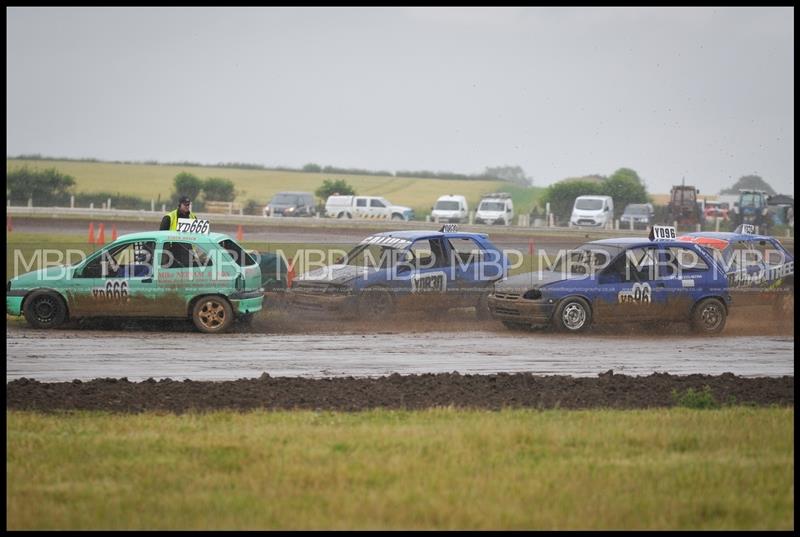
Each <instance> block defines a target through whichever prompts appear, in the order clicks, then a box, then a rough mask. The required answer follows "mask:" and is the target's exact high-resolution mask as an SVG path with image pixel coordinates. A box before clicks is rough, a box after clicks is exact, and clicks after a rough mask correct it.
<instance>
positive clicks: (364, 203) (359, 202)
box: [356, 198, 367, 207]
mask: <svg viewBox="0 0 800 537" xmlns="http://www.w3.org/2000/svg"><path fill="white" fill-rule="evenodd" d="M366 206H367V200H366V199H364V198H361V199H357V200H356V207H366Z"/></svg>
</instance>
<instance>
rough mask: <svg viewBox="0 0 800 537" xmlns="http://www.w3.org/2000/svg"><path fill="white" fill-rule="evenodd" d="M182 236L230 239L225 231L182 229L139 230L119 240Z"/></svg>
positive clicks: (215, 240)
mask: <svg viewBox="0 0 800 537" xmlns="http://www.w3.org/2000/svg"><path fill="white" fill-rule="evenodd" d="M182 236H186V237H198V236H200V237H205V238H207V239H208V241H210V242H218V241H221V240H225V239H230V238H231V237H229V236H228V235H225V234H224V233H208V234H203V233H184V232H180V231H137V232H136V233H126V234H125V235H120V236H119V237H118V238H117V240H118V241H119V240H122V239H125V240H146V239H165V238H167V237H176V238H180V237H182Z"/></svg>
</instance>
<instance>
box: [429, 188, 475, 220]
mask: <svg viewBox="0 0 800 537" xmlns="http://www.w3.org/2000/svg"><path fill="white" fill-rule="evenodd" d="M468 215H469V206H468V205H467V198H465V197H464V196H459V195H455V196H454V195H452V194H451V195H447V196H440V197H439V199H438V200H436V204H435V205H434V206H433V207H432V208H431V218H432V219H433V220H434V221H435V222H451V223H456V224H460V223H461V222H466V221H467V217H468Z"/></svg>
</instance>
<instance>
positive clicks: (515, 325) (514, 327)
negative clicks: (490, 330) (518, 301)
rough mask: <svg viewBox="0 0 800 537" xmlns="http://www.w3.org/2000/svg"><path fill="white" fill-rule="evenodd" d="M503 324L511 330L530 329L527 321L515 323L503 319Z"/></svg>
mask: <svg viewBox="0 0 800 537" xmlns="http://www.w3.org/2000/svg"><path fill="white" fill-rule="evenodd" d="M503 325H504V326H505V327H506V328H508V329H509V330H514V331H521V330H529V329H530V327H529V326H528V325H527V324H525V323H515V322H514V321H503Z"/></svg>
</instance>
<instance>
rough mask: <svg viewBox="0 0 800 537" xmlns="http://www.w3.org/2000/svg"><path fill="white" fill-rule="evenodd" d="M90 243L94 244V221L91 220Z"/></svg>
mask: <svg viewBox="0 0 800 537" xmlns="http://www.w3.org/2000/svg"><path fill="white" fill-rule="evenodd" d="M89 244H94V222H89Z"/></svg>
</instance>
